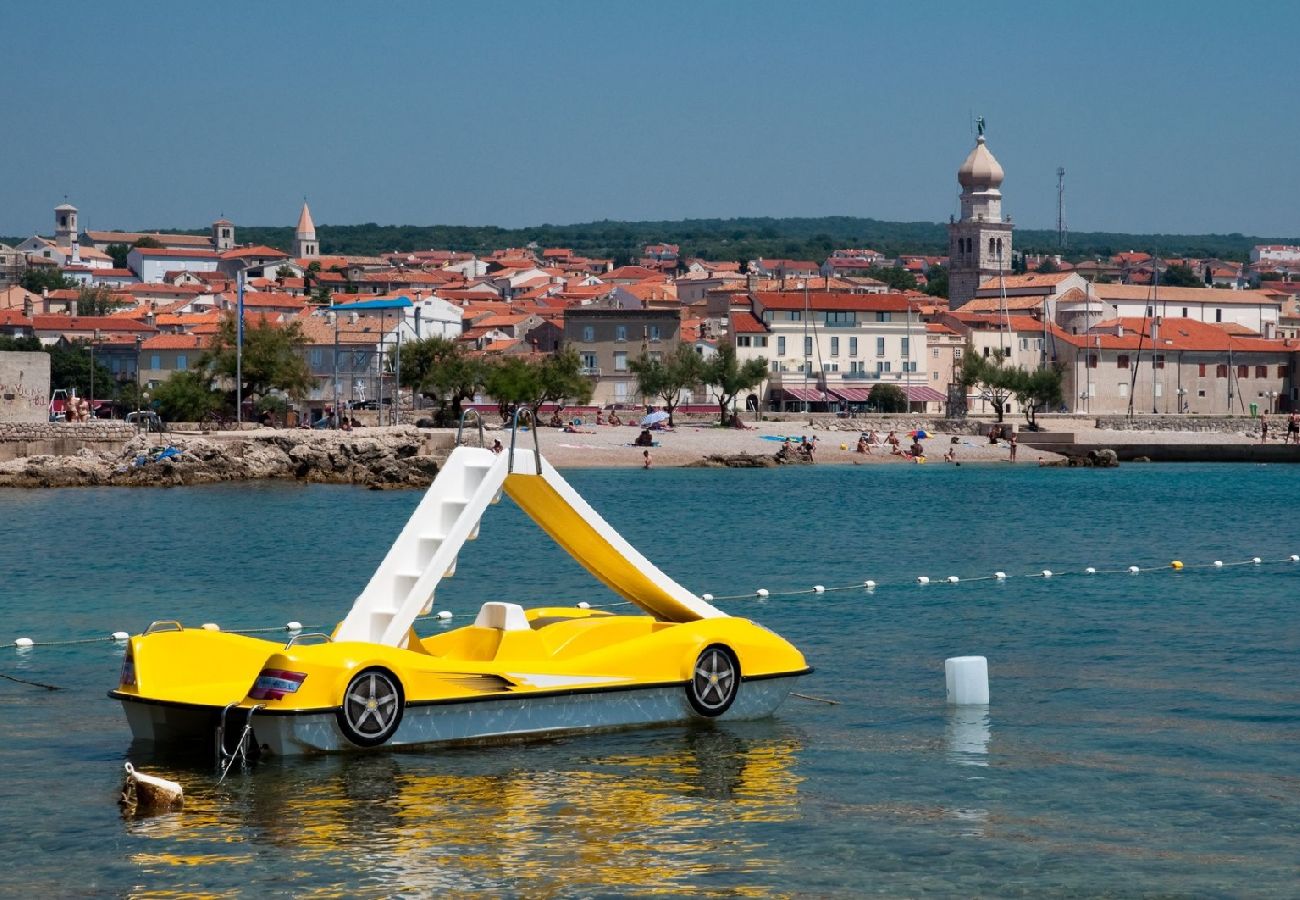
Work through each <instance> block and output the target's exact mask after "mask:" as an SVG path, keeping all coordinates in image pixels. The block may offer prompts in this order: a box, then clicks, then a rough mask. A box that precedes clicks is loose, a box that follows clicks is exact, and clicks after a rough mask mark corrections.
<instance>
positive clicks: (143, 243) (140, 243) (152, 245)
mask: <svg viewBox="0 0 1300 900" xmlns="http://www.w3.org/2000/svg"><path fill="white" fill-rule="evenodd" d="M135 246H136V247H139V248H140V249H141V250H151V249H152V250H158V249H160V248H161V247H162V241H160V240H158V239H157V238H156V237H150V236H149V235H147V234H146V235H145V236H144V237H142V238H140V239H139V240H137V241H136V242H135Z"/></svg>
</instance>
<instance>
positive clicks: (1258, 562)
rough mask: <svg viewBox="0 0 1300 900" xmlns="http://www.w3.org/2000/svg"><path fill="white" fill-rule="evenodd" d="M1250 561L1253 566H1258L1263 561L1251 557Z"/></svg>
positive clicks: (1256, 557)
mask: <svg viewBox="0 0 1300 900" xmlns="http://www.w3.org/2000/svg"><path fill="white" fill-rule="evenodd" d="M1250 561H1251V562H1253V563H1254V564H1255V565H1259V564H1260V563H1261V562H1262V561H1263V560H1261V559H1260V558H1259V557H1258V556H1255V557H1252V558H1251V560H1250Z"/></svg>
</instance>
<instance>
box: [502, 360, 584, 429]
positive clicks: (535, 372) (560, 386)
mask: <svg viewBox="0 0 1300 900" xmlns="http://www.w3.org/2000/svg"><path fill="white" fill-rule="evenodd" d="M483 386H484V390H486V391H487V392H488V393H489V394H491V395H492V397H493V398H494V399H495V400H496V401H497V405H498V407H499V408H500V410H501V418H502V420H505V419H508V418H509V417H510V410H511V408H512V407H517V406H525V407H527V408H528V409H529V411H530V412H531V413H532V415H533V420H534V421H536V419H537V416H538V414H539V413H540V412H541V408H542V406H543V404H546V403H560V404H567V403H578V404H582V403H586V402H587V401H589V400H590V399H591V392H592V386H591V380H590V379H589V378H588V377H587V376H585V375H583V374H582V357H581V356H579V355H578V352H577V351H576V350H574V349H573V348H571V347H564V348H562V349H560V350H557V351H556V352H555V353H552V354H549V355H547V356H544V357H541V358H540V359H538V358H533V359H527V358H525V357H523V356H520V355H517V354H516V355H510V356H503V357H500V358H498V359H497V360H496V361H494V362H492V363H491V364H490V365H489V366H488V369H487V372H486V374H485V376H484V378H483Z"/></svg>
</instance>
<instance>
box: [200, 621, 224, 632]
mask: <svg viewBox="0 0 1300 900" xmlns="http://www.w3.org/2000/svg"><path fill="white" fill-rule="evenodd" d="M203 630H204V631H220V630H221V626H220V625H218V624H217V623H216V622H204V623H203Z"/></svg>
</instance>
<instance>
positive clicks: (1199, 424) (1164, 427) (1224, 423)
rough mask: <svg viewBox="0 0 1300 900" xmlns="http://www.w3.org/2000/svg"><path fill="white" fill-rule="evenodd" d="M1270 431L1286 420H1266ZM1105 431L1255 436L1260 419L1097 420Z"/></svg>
mask: <svg viewBox="0 0 1300 900" xmlns="http://www.w3.org/2000/svg"><path fill="white" fill-rule="evenodd" d="M1269 421H1270V423H1271V424H1272V426H1273V428H1274V429H1275V430H1276V429H1278V428H1285V427H1286V426H1285V422H1286V417H1285V416H1280V415H1274V416H1270V417H1269ZM1097 427H1098V428H1100V429H1103V430H1105V431H1182V432H1200V433H1207V434H1236V433H1246V434H1258V433H1259V419H1258V418H1253V417H1251V416H1134V417H1133V418H1131V419H1130V418H1128V417H1127V416H1098V417H1097Z"/></svg>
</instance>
